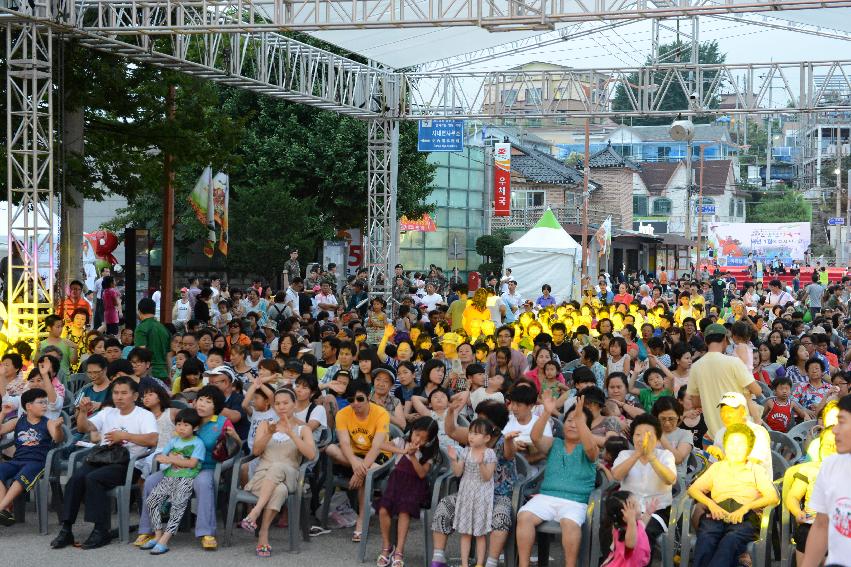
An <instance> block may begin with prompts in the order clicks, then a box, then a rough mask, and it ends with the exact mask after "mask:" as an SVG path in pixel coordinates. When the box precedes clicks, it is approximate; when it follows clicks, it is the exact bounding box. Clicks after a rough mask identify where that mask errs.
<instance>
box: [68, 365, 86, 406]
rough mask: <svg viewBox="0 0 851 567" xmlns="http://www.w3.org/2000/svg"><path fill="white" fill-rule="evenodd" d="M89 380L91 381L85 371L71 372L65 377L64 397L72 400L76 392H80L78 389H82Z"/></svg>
mask: <svg viewBox="0 0 851 567" xmlns="http://www.w3.org/2000/svg"><path fill="white" fill-rule="evenodd" d="M89 382H91V380H90V379H89V375H88V374H86V373H85V372H78V373H76V374H71V375H70V376H68V377H67V378H66V379H65V392H66V394H65V397H66V398H71V400H72V401H73V400H74V398H76V397H77V394H79V393H80V390H82V389H83V388H84V387H85V386H86V384H88V383H89ZM68 392H70V394H68Z"/></svg>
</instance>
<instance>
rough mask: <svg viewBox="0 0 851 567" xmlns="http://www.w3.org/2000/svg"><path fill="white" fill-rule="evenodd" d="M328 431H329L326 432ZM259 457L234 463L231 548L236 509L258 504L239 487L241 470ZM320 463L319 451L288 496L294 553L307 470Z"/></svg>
mask: <svg viewBox="0 0 851 567" xmlns="http://www.w3.org/2000/svg"><path fill="white" fill-rule="evenodd" d="M326 431H327V430H326ZM256 458H257V457H256V456H255V455H249V456H246V457H239V456H237V457H236V460H235V461H234V465H233V470H234V474H232V475H231V482H230V494H229V496H228V508H227V514H226V516H225V534H224V542H223V543H224V545H225V546H226V547H230V546H231V545H232V543H233V525H234V522H235V521H236V507H237V505H238V504H256V503H257V496H255V495H254V493H252V492H249V491H248V490H243V489H242V488H240V487H239V470H240V467H241V466H242V465H243V464H246V463H250V462H251V461H253V460H254V459H256ZM318 461H319V450H318V449H317V451H316V456H315V457H314V458H313V459H310V460H309V461H304V462H302V464H301V466H300V467H299V469H298V478H297V479H296V490H295V492H293V493H292V494H287V503H286V506H287V514H288V516H289V517H288V519H289V525H288V529H287V531H288V533H289V539H290V551H291V552H292V553H298V552H299V535H300V534H299V531H302V530H300V529H299V528H300V527H301V518H302V512H303V505H304V504H305V503H306V500H305V499H304V486H305V482H304V479H305V476H306V475H307V469H308V468H309V467H311V466H312V465H314V464H316V463H317V462H318Z"/></svg>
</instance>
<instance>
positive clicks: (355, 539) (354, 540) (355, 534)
mask: <svg viewBox="0 0 851 567" xmlns="http://www.w3.org/2000/svg"><path fill="white" fill-rule="evenodd" d="M360 538H361V532H352V543H360Z"/></svg>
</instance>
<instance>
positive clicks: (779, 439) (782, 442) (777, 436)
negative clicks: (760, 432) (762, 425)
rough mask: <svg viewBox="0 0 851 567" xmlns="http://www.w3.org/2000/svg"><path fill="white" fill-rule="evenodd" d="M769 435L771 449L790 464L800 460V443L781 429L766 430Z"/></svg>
mask: <svg viewBox="0 0 851 567" xmlns="http://www.w3.org/2000/svg"><path fill="white" fill-rule="evenodd" d="M768 435H769V436H770V437H771V450H772V451H774V452H776V453H778V454H779V455H781V456H782V457H783V458H784V459H786V462H787V463H788V464H790V465H794V464H795V463H797V462H799V461H800V460H801V454H802V450H801V447H800V445H798V443H797V442H796V441H795V440H794V439H792V438H791V437H789V435H787V434H786V433H783V432H782V431H772V430H769V431H768Z"/></svg>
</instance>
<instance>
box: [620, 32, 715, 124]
mask: <svg viewBox="0 0 851 567" xmlns="http://www.w3.org/2000/svg"><path fill="white" fill-rule="evenodd" d="M688 53H689V45H688V44H686V43H684V42H681V41H675V42H673V43H669V44H665V45H661V46H660V47H659V60H660V61H663V62H665V63H674V62H681V61H685V60H687V59H688ZM726 57H727V56H726V54H724V53H721V50H720V49H719V47H718V42H717V41H709V42H703V43H701V44H700V47H699V50H698V62H699V63H703V64H713V63H723V62H724V60H725V59H726ZM650 64H652V60H651V58H649V57H648V58H647V61H646V62H645V65H650ZM663 78H664V73H660V72H657V73H652V76H651V79H652V80H651V83H652V84H656V85H661V84H662V82H663ZM714 79H715V73H712V72H704V74H703V79H702V80H703V89H704V91H706V90H709V89H710V87H711V85H712V82H713V81H714ZM674 81H675V83H674V84H671V85H670V87H669V88H668V89H667V91H666V93H665V95H664V98H663V99H662V102H661V105H660V106H659V110H670V111H683V110H688V108H689V101H688V98H687V96H686V93H685V92H683V89H682V88H680V86H679V85H678V84H676V79H674ZM628 84H629V86H624V85H623V84H620V85H618V87H617V90H616V91H615V96H614V98H613V99H612V109H613V110H616V111H617V110H624V111H626V110H632V105H631V104H630V102H629V100H630V96H629V95H630V94H631V95H632V97H634V98H635V99H637V100H641V97H642V95H643V93H641V92H640V90H639V88H638V85H639V77H638V73H632V74H631V75H630V76H629V78H628ZM627 89H629V91H630V92H629V93H628V91H627ZM709 107H710V108H717V107H718V101H717V100H712V101H710V103H709ZM712 120H713V117H711V116H704V117H695V118H693V121H694V122H696V123H708V122H712ZM670 122H671V119H670V118H669V117H664V116H663V117H653V118H635V119H631V123H632V124H634V125H636V126H655V125H662V124H670Z"/></svg>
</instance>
